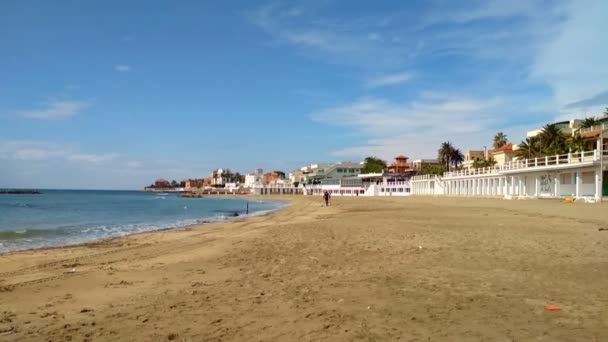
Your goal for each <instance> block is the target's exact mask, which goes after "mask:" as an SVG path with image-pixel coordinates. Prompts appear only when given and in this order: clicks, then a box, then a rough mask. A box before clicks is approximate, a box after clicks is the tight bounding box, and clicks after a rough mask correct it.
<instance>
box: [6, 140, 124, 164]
mask: <svg viewBox="0 0 608 342" xmlns="http://www.w3.org/2000/svg"><path fill="white" fill-rule="evenodd" d="M117 156H118V154H115V153H108V154H86V153H82V152H80V151H79V149H78V148H77V147H75V146H73V145H68V144H56V143H52V142H47V141H28V140H7V141H0V159H5V160H18V161H29V162H35V161H49V160H55V161H57V160H61V161H72V162H84V163H93V164H102V163H107V162H110V161H112V160H114V159H115V158H116V157H117Z"/></svg>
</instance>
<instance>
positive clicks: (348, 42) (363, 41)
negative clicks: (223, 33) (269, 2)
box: [247, 5, 409, 68]
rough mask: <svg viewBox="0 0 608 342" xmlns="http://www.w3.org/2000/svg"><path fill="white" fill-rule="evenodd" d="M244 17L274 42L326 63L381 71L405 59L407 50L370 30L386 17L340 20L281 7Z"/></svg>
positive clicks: (260, 10)
mask: <svg viewBox="0 0 608 342" xmlns="http://www.w3.org/2000/svg"><path fill="white" fill-rule="evenodd" d="M315 9H316V10H317V11H315ZM247 17H248V19H249V20H250V21H251V22H252V23H253V24H254V25H256V26H257V27H259V28H260V29H262V30H263V31H264V32H266V33H267V34H269V35H270V36H271V37H272V38H273V39H274V41H275V42H278V43H282V44H289V45H292V46H294V47H296V48H298V49H299V50H298V51H300V52H305V53H307V54H309V55H310V56H312V57H320V58H321V59H323V60H324V61H328V62H330V63H339V64H348V65H356V66H360V67H366V68H382V67H384V66H393V67H394V66H396V65H398V64H400V63H402V62H403V61H404V60H407V58H408V53H409V50H408V49H407V47H404V46H400V45H398V44H395V41H394V40H392V39H384V33H383V32H375V31H371V30H375V29H376V28H382V26H383V25H382V23H383V22H385V21H386V17H381V18H377V17H370V18H357V19H355V20H341V19H338V18H335V17H334V18H332V17H327V16H324V15H323V13H320V12H319V11H318V8H308V10H306V11H304V10H302V9H291V8H284V7H283V6H281V5H273V6H266V7H261V8H258V9H257V10H255V11H252V12H250V13H248V14H247ZM370 31H371V32H370Z"/></svg>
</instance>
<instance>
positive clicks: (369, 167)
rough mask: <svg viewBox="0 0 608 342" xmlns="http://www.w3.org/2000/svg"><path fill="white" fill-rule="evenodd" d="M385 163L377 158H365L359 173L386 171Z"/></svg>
mask: <svg viewBox="0 0 608 342" xmlns="http://www.w3.org/2000/svg"><path fill="white" fill-rule="evenodd" d="M386 168H387V166H386V162H385V161H384V160H382V159H380V158H377V157H367V158H365V163H364V165H363V169H362V170H361V173H381V172H384V171H386Z"/></svg>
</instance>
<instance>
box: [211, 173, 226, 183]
mask: <svg viewBox="0 0 608 342" xmlns="http://www.w3.org/2000/svg"><path fill="white" fill-rule="evenodd" d="M223 173H224V170H223V169H217V170H215V171H213V172H212V173H211V185H216V186H217V185H224V178H223V177H222V175H223Z"/></svg>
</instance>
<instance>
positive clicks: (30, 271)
mask: <svg viewBox="0 0 608 342" xmlns="http://www.w3.org/2000/svg"><path fill="white" fill-rule="evenodd" d="M271 198H274V197H271ZM281 198H282V199H284V200H286V201H288V202H289V204H290V205H289V206H288V207H286V208H284V209H283V210H279V211H275V212H273V213H270V214H268V215H263V216H256V217H249V218H247V219H243V220H234V221H230V222H219V223H212V224H206V225H202V226H198V227H196V226H195V227H192V228H190V229H172V230H168V231H155V232H148V233H142V234H134V235H129V236H125V237H120V238H115V239H112V240H107V241H101V242H97V243H89V244H87V245H79V246H70V247H63V248H55V249H42V250H31V251H27V252H23V251H22V252H17V253H15V254H12V255H9V256H7V255H0V302H2V307H3V310H2V312H1V313H0V334H1V335H0V336H2V337H3V339H4V340H6V341H48V340H95V341H116V340H142V341H166V340H177V341H180V340H183V341H201V340H211V341H219V340H222V341H243V340H248V339H249V340H251V339H253V340H256V341H262V340H264V341H269V340H272V341H291V340H339V341H344V340H347V341H351V340H366V341H367V340H376V341H394V340H427V339H432V340H467V341H478V340H479V341H486V340H524V341H528V340H541V339H548V340H552V341H553V340H561V341H568V340H605V339H606V338H608V325H606V320H605V318H606V317H608V307H606V306H605V305H604V303H605V302H606V301H607V300H608V295H607V294H606V291H605V289H606V287H608V278H606V277H605V272H608V262H607V261H606V260H608V232H604V231H598V228H601V227H606V222H608V212H607V211H606V210H605V209H606V207H605V206H599V205H598V206H588V205H583V204H581V205H577V204H564V203H560V202H554V201H504V200H494V199H461V198H433V197H373V198H355V197H353V198H351V197H344V198H341V197H335V198H333V199H332V206H330V207H325V206H323V205H322V204H321V200H320V198H318V197H310V196H294V197H291V196H285V197H281ZM581 294H584V296H582V295H581ZM547 304H550V305H554V306H559V307H560V308H561V310H559V311H548V310H546V309H544V306H545V305H547ZM252 337H253V338H252Z"/></svg>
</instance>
